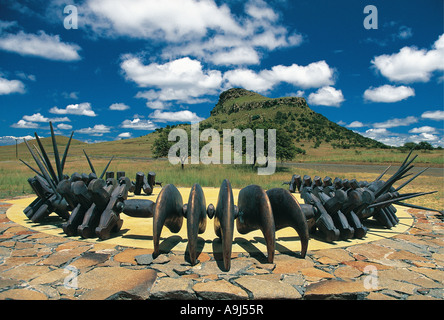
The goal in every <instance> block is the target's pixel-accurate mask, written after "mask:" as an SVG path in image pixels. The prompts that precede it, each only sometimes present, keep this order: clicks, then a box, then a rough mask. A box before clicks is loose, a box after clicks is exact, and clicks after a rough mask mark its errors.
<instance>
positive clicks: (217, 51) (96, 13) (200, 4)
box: [79, 0, 302, 65]
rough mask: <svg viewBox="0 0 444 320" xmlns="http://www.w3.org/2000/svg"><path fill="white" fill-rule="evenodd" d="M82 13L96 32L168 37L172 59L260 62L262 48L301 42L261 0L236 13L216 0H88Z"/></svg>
mask: <svg viewBox="0 0 444 320" xmlns="http://www.w3.org/2000/svg"><path fill="white" fill-rule="evenodd" d="M79 14H81V15H82V21H83V22H84V25H85V26H86V28H88V29H91V30H92V31H93V33H94V34H96V35H98V36H103V37H117V36H126V37H130V38H137V39H148V40H151V41H155V42H158V43H165V42H167V43H168V45H167V46H166V47H165V48H164V50H163V54H162V56H163V57H164V58H168V59H170V60H171V59H176V58H179V57H184V56H193V57H195V58H198V59H203V60H205V61H210V62H212V63H215V64H221V65H233V64H258V62H259V61H258V60H259V59H260V57H259V53H258V51H259V50H275V49H277V48H283V47H290V46H297V45H299V44H300V43H301V42H302V36H301V35H300V34H297V33H295V32H290V31H289V30H287V28H286V27H283V26H281V25H280V24H279V14H278V13H276V12H275V11H274V9H272V8H271V7H270V6H269V5H268V4H267V2H265V1H262V0H250V1H247V2H246V4H245V6H244V12H242V11H237V12H236V14H233V13H232V12H231V10H230V8H229V7H228V5H226V4H222V5H220V6H219V5H217V3H216V1H214V0H201V1H195V0H169V1H156V0H146V1H139V0H127V1H125V3H122V2H121V1H118V0H96V1H92V0H89V1H86V2H85V3H84V5H82V7H81V8H79ZM242 52H245V53H248V55H245V56H242V55H241V54H242Z"/></svg>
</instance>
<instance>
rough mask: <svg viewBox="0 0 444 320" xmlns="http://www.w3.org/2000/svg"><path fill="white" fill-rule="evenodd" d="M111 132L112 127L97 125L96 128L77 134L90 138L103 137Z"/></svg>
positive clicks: (86, 129) (85, 129)
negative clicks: (86, 135)
mask: <svg viewBox="0 0 444 320" xmlns="http://www.w3.org/2000/svg"><path fill="white" fill-rule="evenodd" d="M110 131H111V127H109V126H106V125H104V124H96V125H95V126H94V127H92V128H91V127H89V128H83V129H79V130H76V132H77V133H81V134H88V135H90V136H95V137H101V136H103V134H104V133H109V132H110Z"/></svg>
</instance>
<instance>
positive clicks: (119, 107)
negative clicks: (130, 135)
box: [109, 103, 130, 111]
mask: <svg viewBox="0 0 444 320" xmlns="http://www.w3.org/2000/svg"><path fill="white" fill-rule="evenodd" d="M129 108H130V107H129V106H127V105H126V104H124V103H113V104H112V105H110V106H109V109H110V110H118V111H123V110H128V109H129Z"/></svg>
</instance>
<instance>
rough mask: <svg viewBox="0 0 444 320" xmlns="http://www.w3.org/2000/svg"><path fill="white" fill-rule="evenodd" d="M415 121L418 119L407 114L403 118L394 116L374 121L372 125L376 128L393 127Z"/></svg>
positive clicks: (407, 124)
mask: <svg viewBox="0 0 444 320" xmlns="http://www.w3.org/2000/svg"><path fill="white" fill-rule="evenodd" d="M416 122H418V119H417V118H416V117H413V116H409V117H406V118H403V119H398V118H395V119H390V120H387V121H385V122H378V123H374V124H373V127H374V128H378V129H385V128H395V127H402V126H409V125H411V124H413V123H416Z"/></svg>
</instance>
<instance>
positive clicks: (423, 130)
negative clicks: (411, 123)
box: [409, 126, 437, 134]
mask: <svg viewBox="0 0 444 320" xmlns="http://www.w3.org/2000/svg"><path fill="white" fill-rule="evenodd" d="M409 133H428V134H435V133H437V131H436V129H435V128H433V127H430V126H423V127H419V128H413V129H411V130H409Z"/></svg>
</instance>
